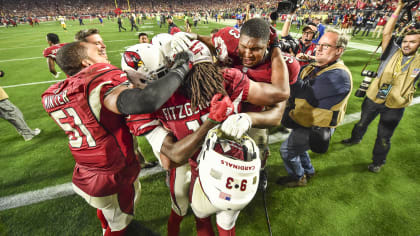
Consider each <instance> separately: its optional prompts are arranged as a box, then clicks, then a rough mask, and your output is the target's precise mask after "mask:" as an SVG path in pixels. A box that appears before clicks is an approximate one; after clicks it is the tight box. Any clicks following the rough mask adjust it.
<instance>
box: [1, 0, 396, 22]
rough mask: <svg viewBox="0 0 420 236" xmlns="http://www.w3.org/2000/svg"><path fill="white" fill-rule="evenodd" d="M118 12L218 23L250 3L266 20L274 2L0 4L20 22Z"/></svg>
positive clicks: (333, 3)
mask: <svg viewBox="0 0 420 236" xmlns="http://www.w3.org/2000/svg"><path fill="white" fill-rule="evenodd" d="M115 3H116V4H117V7H118V8H120V9H122V10H130V11H131V12H137V13H142V14H144V15H145V16H146V15H147V16H154V15H156V14H160V13H162V12H164V13H170V14H176V13H185V12H188V13H190V14H195V13H200V14H201V15H202V16H204V15H207V16H210V17H218V18H219V19H221V18H223V19H228V18H234V17H235V16H236V15H237V14H238V13H243V12H245V8H246V6H247V5H248V4H249V3H252V4H253V5H254V6H255V8H254V9H253V10H252V11H251V14H260V15H261V16H268V15H269V14H270V13H271V12H273V11H274V10H275V9H276V7H277V3H278V1H266V0H256V1H252V2H244V1H241V0H208V1H200V0H176V1H169V0H159V1H155V0H146V1H136V0H134V1H130V2H129V3H130V6H128V3H127V1H123V0H120V1H116V2H114V1H99V0H88V1H82V0H74V1H72V0H57V1H51V0H40V1H28V0H2V1H0V7H1V9H2V10H1V15H0V17H2V18H6V19H14V20H15V21H24V20H23V19H24V18H28V17H34V16H37V17H38V18H40V17H41V18H42V19H46V20H48V19H53V17H55V16H67V17H77V16H79V15H92V16H96V15H102V16H107V15H114V14H115V13H114V12H115V9H116V5H115ZM395 7H396V0H305V1H304V3H303V4H302V6H301V9H300V12H301V13H316V12H324V13H325V12H335V13H340V12H352V11H355V10H356V11H359V10H364V11H381V12H387V11H393V10H395Z"/></svg>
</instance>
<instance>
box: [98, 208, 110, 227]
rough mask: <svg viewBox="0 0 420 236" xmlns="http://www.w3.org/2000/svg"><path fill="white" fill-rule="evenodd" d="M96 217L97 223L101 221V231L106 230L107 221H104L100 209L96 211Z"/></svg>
mask: <svg viewBox="0 0 420 236" xmlns="http://www.w3.org/2000/svg"><path fill="white" fill-rule="evenodd" d="M96 215H97V216H98V219H99V221H101V227H102V229H105V230H106V228H108V221H106V219H105V216H104V213H103V212H102V211H101V210H100V209H96Z"/></svg>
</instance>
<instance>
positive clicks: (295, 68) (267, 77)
mask: <svg viewBox="0 0 420 236" xmlns="http://www.w3.org/2000/svg"><path fill="white" fill-rule="evenodd" d="M282 55H283V59H284V61H285V62H286V65H287V69H288V71H289V84H290V85H292V84H294V83H296V80H297V78H298V75H299V71H300V65H299V62H298V61H297V60H296V59H295V58H294V57H293V56H291V55H290V54H288V53H284V52H282ZM235 68H239V69H240V70H242V72H244V73H246V75H247V76H248V77H249V78H250V79H252V80H254V81H257V82H265V83H271V60H266V61H265V62H264V63H263V64H260V65H258V66H256V67H252V68H247V67H244V66H242V65H240V66H235ZM263 108H264V107H263V106H257V105H254V104H250V103H244V105H243V109H242V110H243V111H252V112H259V111H262V110H263Z"/></svg>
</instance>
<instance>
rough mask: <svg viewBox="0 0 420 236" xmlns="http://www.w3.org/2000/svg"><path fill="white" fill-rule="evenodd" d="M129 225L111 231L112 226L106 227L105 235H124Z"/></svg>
mask: <svg viewBox="0 0 420 236" xmlns="http://www.w3.org/2000/svg"><path fill="white" fill-rule="evenodd" d="M126 229H127V227H125V228H124V229H122V230H120V231H111V227H108V228H106V231H105V234H104V236H124V234H125V231H126Z"/></svg>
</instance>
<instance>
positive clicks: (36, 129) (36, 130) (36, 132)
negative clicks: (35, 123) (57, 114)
mask: <svg viewBox="0 0 420 236" xmlns="http://www.w3.org/2000/svg"><path fill="white" fill-rule="evenodd" d="M40 133H41V130H40V129H39V128H35V129H34V130H33V134H34V135H33V136H31V137H29V138H25V137H23V139H25V141H29V140H32V139H33V138H34V137H35V136H37V135H39V134H40Z"/></svg>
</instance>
